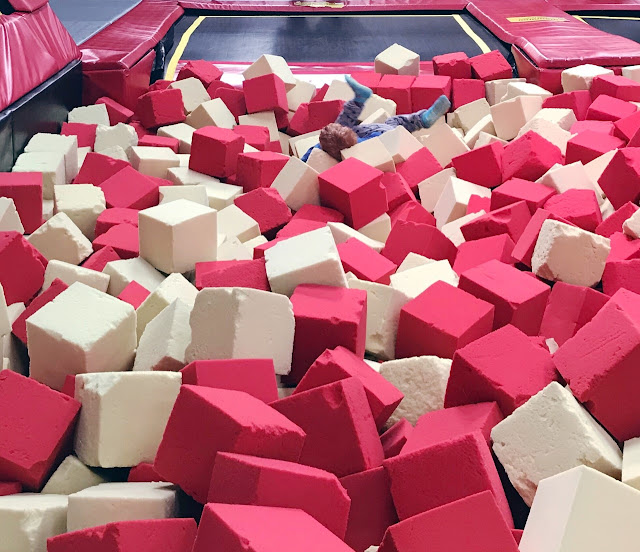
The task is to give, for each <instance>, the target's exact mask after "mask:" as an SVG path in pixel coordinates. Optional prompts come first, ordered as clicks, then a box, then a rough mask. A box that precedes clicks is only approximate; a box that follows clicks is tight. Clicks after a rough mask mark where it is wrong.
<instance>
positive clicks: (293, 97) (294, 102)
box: [287, 79, 316, 111]
mask: <svg viewBox="0 0 640 552" xmlns="http://www.w3.org/2000/svg"><path fill="white" fill-rule="evenodd" d="M315 93H316V86H315V84H312V83H310V82H307V81H304V80H299V79H296V85H295V86H294V87H293V88H292V89H291V90H289V91H288V92H287V102H288V104H289V110H290V111H296V110H297V109H298V108H299V107H300V105H301V104H303V103H309V102H310V101H311V99H312V98H313V96H315Z"/></svg>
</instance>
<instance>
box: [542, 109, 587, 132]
mask: <svg viewBox="0 0 640 552" xmlns="http://www.w3.org/2000/svg"><path fill="white" fill-rule="evenodd" d="M536 119H545V120H547V121H549V122H551V123H555V124H556V125H558V126H559V127H560V128H561V129H563V130H567V131H569V130H571V127H572V126H573V125H575V124H576V115H575V113H574V112H573V109H568V108H561V107H543V108H542V109H541V110H540V111H538V113H536V114H535V115H534V116H533V119H532V120H536Z"/></svg>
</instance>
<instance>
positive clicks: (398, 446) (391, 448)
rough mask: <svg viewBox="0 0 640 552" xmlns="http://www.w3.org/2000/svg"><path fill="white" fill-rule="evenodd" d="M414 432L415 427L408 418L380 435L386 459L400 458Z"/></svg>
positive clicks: (399, 421)
mask: <svg viewBox="0 0 640 552" xmlns="http://www.w3.org/2000/svg"><path fill="white" fill-rule="evenodd" d="M412 432H413V426H412V425H411V424H410V423H409V422H408V421H407V419H406V418H402V419H400V420H398V421H397V422H396V423H395V424H393V425H392V426H391V427H390V428H389V429H387V431H385V432H384V433H383V434H382V435H380V442H381V443H382V450H384V457H385V458H393V457H394V456H398V454H400V452H401V451H402V448H403V447H404V445H405V444H406V443H407V440H408V439H409V436H410V435H411V433H412Z"/></svg>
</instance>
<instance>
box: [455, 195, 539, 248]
mask: <svg viewBox="0 0 640 552" xmlns="http://www.w3.org/2000/svg"><path fill="white" fill-rule="evenodd" d="M530 219H531V211H530V210H529V207H528V206H527V204H526V202H524V201H518V202H517V203H512V204H511V205H507V206H506V207H501V208H500V209H496V210H495V211H489V212H488V213H486V214H484V215H481V216H479V217H478V218H475V219H473V220H471V221H469V222H467V223H466V224H463V225H462V226H461V228H460V231H461V232H462V235H463V236H464V239H465V240H466V241H468V242H469V241H473V240H480V239H482V238H488V237H490V236H498V235H500V234H508V235H509V237H510V238H511V239H512V240H513V241H514V242H517V241H518V240H519V239H520V236H521V235H522V233H523V232H524V229H525V228H526V227H527V224H529V220H530Z"/></svg>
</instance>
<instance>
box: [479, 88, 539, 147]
mask: <svg viewBox="0 0 640 552" xmlns="http://www.w3.org/2000/svg"><path fill="white" fill-rule="evenodd" d="M541 109H542V98H541V97H540V96H518V97H516V98H513V99H512V100H507V101H505V102H500V103H497V104H495V105H492V106H491V117H492V119H493V126H494V127H495V129H496V135H497V136H498V138H501V139H502V140H512V139H513V138H515V137H516V136H517V135H518V132H520V129H521V128H522V127H523V126H524V125H525V124H526V123H527V122H528V121H529V120H530V119H532V118H533V117H534V115H535V114H536V113H538V111H540V110H541Z"/></svg>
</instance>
